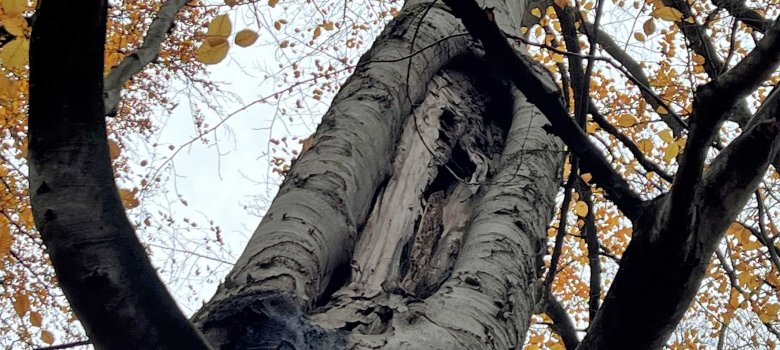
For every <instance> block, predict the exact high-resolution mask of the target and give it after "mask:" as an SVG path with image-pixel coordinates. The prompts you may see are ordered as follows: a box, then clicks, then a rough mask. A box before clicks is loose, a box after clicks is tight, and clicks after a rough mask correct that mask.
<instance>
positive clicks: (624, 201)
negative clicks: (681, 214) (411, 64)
mask: <svg viewBox="0 0 780 350" xmlns="http://www.w3.org/2000/svg"><path fill="white" fill-rule="evenodd" d="M445 3H446V4H447V5H448V6H450V7H451V8H452V10H453V13H454V14H455V15H456V16H457V17H458V18H460V19H461V20H462V21H463V23H464V25H465V26H466V29H468V30H469V32H470V33H471V34H472V35H474V36H475V37H476V38H477V39H479V40H480V41H481V42H482V44H483V45H484V47H485V50H486V53H487V56H488V59H490V60H492V62H495V63H498V64H500V67H501V68H502V69H503V71H504V73H506V74H507V76H508V77H509V79H510V80H511V81H512V82H513V83H514V84H515V85H516V86H517V88H518V89H520V90H521V91H522V92H523V94H525V95H526V96H527V97H528V100H529V101H530V102H531V103H533V104H534V105H535V106H536V107H537V108H539V110H540V111H541V112H542V113H544V115H545V116H546V117H547V119H548V120H549V121H550V123H551V124H552V128H551V130H552V131H553V132H554V133H555V134H556V135H558V136H559V137H560V138H561V139H563V141H564V142H566V144H567V145H568V146H569V149H570V150H571V151H572V152H573V153H574V154H575V155H577V157H579V158H580V159H581V160H582V168H583V170H585V171H587V172H589V173H591V174H592V175H593V179H594V181H595V182H596V184H598V185H599V186H601V187H603V188H604V190H605V191H606V193H607V195H608V196H609V199H610V200H612V201H613V202H614V203H615V204H616V205H617V206H618V208H620V210H621V211H623V213H624V214H625V215H626V216H628V217H629V218H633V217H636V216H638V215H639V213H640V212H641V208H642V207H643V205H644V202H643V200H642V199H641V198H640V197H639V195H637V194H636V193H634V191H633V190H631V187H630V186H629V184H628V183H627V182H626V181H625V179H623V178H622V177H621V176H620V175H618V174H617V173H616V172H615V170H614V169H613V168H612V166H611V165H610V164H609V162H608V161H607V160H606V158H605V157H604V155H603V154H602V153H601V152H600V151H599V150H598V149H597V148H596V147H595V146H594V145H593V144H592V143H591V141H590V140H589V139H588V136H587V134H585V132H584V131H583V130H582V129H581V128H580V127H579V126H578V125H577V124H576V123H575V121H574V120H573V119H572V118H571V116H569V113H568V112H567V111H566V108H565V107H564V105H563V102H562V99H561V93H560V91H559V90H558V86H557V85H556V84H555V82H554V81H553V79H552V77H551V76H550V73H549V72H548V71H547V70H546V69H545V68H544V67H543V66H541V65H539V64H538V63H536V62H534V61H533V60H532V59H530V58H529V57H526V56H525V55H518V54H517V52H516V51H515V49H514V48H512V46H511V45H510V44H509V43H508V41H507V38H506V36H505V35H504V34H503V33H502V32H501V30H500V29H499V28H498V27H497V26H496V24H495V22H492V21H491V20H490V19H489V16H488V14H487V13H486V10H483V9H481V8H480V7H479V5H478V4H477V3H475V2H474V1H455V0H445Z"/></svg>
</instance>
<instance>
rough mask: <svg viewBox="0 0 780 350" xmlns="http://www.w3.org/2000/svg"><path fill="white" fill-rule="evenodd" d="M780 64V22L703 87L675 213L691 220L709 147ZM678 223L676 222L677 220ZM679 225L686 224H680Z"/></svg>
mask: <svg viewBox="0 0 780 350" xmlns="http://www.w3.org/2000/svg"><path fill="white" fill-rule="evenodd" d="M779 63H780V21H775V24H774V25H773V26H772V27H771V28H770V29H769V30H768V31H767V32H766V34H765V35H764V37H763V38H762V39H761V40H760V41H759V42H758V43H757V44H756V47H755V48H754V49H753V50H752V51H751V52H750V53H749V54H748V55H747V56H746V57H745V58H744V59H743V60H742V61H740V62H739V63H738V64H737V65H736V66H735V67H734V68H732V69H730V70H729V71H728V72H726V73H724V74H722V75H721V76H720V77H719V78H718V79H717V80H713V81H711V82H709V83H707V84H706V85H704V86H702V87H700V88H699V89H698V90H697V92H696V95H695V97H694V104H693V107H694V111H693V115H692V117H691V132H690V134H689V138H688V142H687V144H686V146H685V153H684V154H683V157H682V160H681V161H680V167H679V171H678V172H677V176H676V177H675V181H674V184H673V185H672V191H671V209H670V210H671V212H673V213H675V215H678V216H683V217H685V216H687V215H688V213H689V205H691V204H692V200H693V196H694V193H695V191H696V187H697V186H698V184H699V180H700V179H701V176H702V171H703V167H704V161H705V159H706V155H707V151H708V149H709V146H710V145H711V144H712V141H713V140H714V138H715V136H716V134H717V130H718V128H719V127H720V125H721V123H722V122H723V120H724V119H725V118H726V113H725V112H726V111H728V110H729V109H730V108H731V107H732V106H733V105H734V104H735V103H736V102H738V101H739V100H740V99H742V98H743V97H745V96H747V95H748V94H749V93H751V92H752V91H753V90H755V89H756V88H757V87H758V86H759V84H761V83H763V82H764V81H765V80H766V79H767V78H768V77H769V76H770V75H771V74H772V73H773V72H774V71H775V69H776V68H777V66H778V64H779ZM675 220H676V219H675ZM679 224H685V223H684V222H679Z"/></svg>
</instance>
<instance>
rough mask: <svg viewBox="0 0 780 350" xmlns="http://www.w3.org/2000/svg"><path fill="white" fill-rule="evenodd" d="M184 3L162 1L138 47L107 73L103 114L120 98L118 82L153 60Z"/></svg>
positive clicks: (121, 82)
mask: <svg viewBox="0 0 780 350" xmlns="http://www.w3.org/2000/svg"><path fill="white" fill-rule="evenodd" d="M187 2H189V0H167V1H165V2H164V3H163V4H162V5H161V6H160V9H159V10H158V11H157V14H156V15H155V17H154V19H153V20H152V23H151V24H150V25H149V30H147V31H146V36H145V37H144V41H143V43H142V44H141V47H139V48H138V50H135V51H134V52H133V53H131V54H129V55H127V56H126V57H125V58H124V59H123V60H122V62H121V63H119V65H117V66H116V67H113V68H112V69H111V71H110V72H109V73H108V75H107V76H106V78H105V81H104V83H103V85H104V86H103V91H104V92H103V93H104V95H103V100H104V102H103V103H104V105H105V114H106V115H112V114H115V113H116V109H117V106H118V105H119V101H120V99H121V92H122V85H124V83H125V82H126V81H127V80H129V79H130V78H131V77H132V76H133V75H135V74H137V73H138V72H140V71H142V70H143V69H144V68H145V67H146V66H147V65H148V64H149V63H152V62H153V61H154V60H156V59H157V56H158V55H159V54H160V48H161V46H162V43H163V41H165V36H166V35H167V34H168V33H169V32H170V29H171V28H172V27H173V25H174V21H175V20H176V14H177V13H178V12H179V10H180V9H181V8H182V7H184V5H186V4H187Z"/></svg>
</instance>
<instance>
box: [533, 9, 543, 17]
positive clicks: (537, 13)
mask: <svg viewBox="0 0 780 350" xmlns="http://www.w3.org/2000/svg"><path fill="white" fill-rule="evenodd" d="M531 14H532V15H534V17H536V18H542V10H540V9H539V8H538V7H537V8H535V9H532V10H531Z"/></svg>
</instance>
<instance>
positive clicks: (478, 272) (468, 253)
mask: <svg viewBox="0 0 780 350" xmlns="http://www.w3.org/2000/svg"><path fill="white" fill-rule="evenodd" d="M485 6H487V7H492V8H493V14H494V16H495V17H494V18H495V20H496V23H499V24H500V25H501V26H502V28H504V30H505V31H507V32H511V33H516V32H518V31H519V23H517V22H516V21H515V20H514V19H517V18H521V17H522V16H521V14H522V13H523V10H524V7H525V5H524V4H522V3H521V2H515V1H488V4H485ZM465 33H466V31H465V29H464V28H463V27H462V25H461V24H460V21H458V20H457V19H456V18H455V17H454V16H453V15H452V14H451V13H450V12H449V9H448V8H447V7H445V6H443V5H441V3H438V2H436V1H407V3H406V4H405V6H404V8H403V10H402V11H401V13H400V14H399V16H398V17H397V18H396V19H395V20H394V21H393V22H391V23H390V24H389V25H388V26H387V29H386V30H385V31H384V32H383V34H382V35H381V36H380V37H379V39H377V41H376V43H375V45H374V47H373V48H372V49H371V50H370V51H369V52H368V53H366V54H365V55H364V56H363V58H362V59H361V61H360V63H359V64H358V68H357V69H356V71H355V73H354V75H353V76H352V77H351V78H350V79H349V80H348V81H347V82H346V83H345V84H344V86H343V87H342V89H341V91H340V92H339V94H338V95H337V96H336V98H335V99H334V101H333V104H332V105H331V108H330V109H329V111H328V112H327V113H326V114H325V116H324V117H323V121H322V124H321V125H320V127H319V128H318V130H317V132H316V133H315V134H314V137H313V139H314V145H313V146H312V147H311V148H310V149H309V150H308V151H306V152H305V153H304V154H302V155H301V157H300V158H299V160H297V161H296V162H295V164H294V165H293V166H292V167H291V169H290V172H289V173H288V174H287V177H286V179H285V181H284V183H283V184H282V186H281V189H280V191H279V194H278V195H277V197H276V199H275V200H274V201H273V203H272V205H271V207H270V208H269V210H268V213H267V214H266V215H265V217H264V218H263V221H262V222H261V224H260V226H259V227H258V228H257V230H256V231H255V233H254V235H253V236H252V238H251V239H250V242H249V244H248V245H247V248H246V250H245V251H244V253H243V254H242V256H241V257H240V258H239V261H238V263H237V264H236V266H235V268H234V269H233V271H232V272H231V273H230V274H229V276H228V277H227V278H226V280H225V282H224V283H223V284H222V285H221V286H220V288H219V290H218V291H217V293H216V295H215V296H214V298H213V299H212V300H211V301H210V302H209V303H207V304H206V305H205V306H204V307H203V308H202V309H201V310H200V311H199V312H198V313H197V314H196V315H195V316H194V318H193V319H194V322H195V323H196V325H198V326H199V327H200V328H201V329H202V330H203V332H204V334H205V335H206V337H207V338H208V339H209V341H210V342H211V343H212V344H213V345H215V346H218V347H221V348H234V347H238V348H249V347H261V348H263V347H269V348H276V347H278V346H290V347H292V348H301V349H303V348H315V349H316V348H333V347H342V346H345V347H348V348H389V349H392V348H400V347H404V346H405V345H404V344H406V346H409V344H413V345H412V347H414V348H426V347H431V348H441V349H473V348H482V347H485V346H486V344H487V346H489V347H490V348H496V349H504V348H514V347H518V346H520V345H522V343H523V337H524V335H525V333H526V332H527V330H528V327H529V318H530V316H531V314H532V312H533V310H534V308H535V306H536V305H537V303H538V301H539V300H540V299H541V289H540V284H539V275H540V273H541V270H540V269H541V266H542V265H541V257H542V255H543V254H544V253H545V249H546V248H545V247H546V245H545V237H546V226H547V224H548V222H549V221H550V219H551V217H552V215H553V212H554V209H553V203H554V198H555V195H556V193H557V191H558V188H559V186H560V179H559V172H560V169H561V166H562V162H563V146H562V143H561V142H560V141H559V140H558V139H557V138H555V137H553V136H552V135H550V134H548V133H547V132H546V131H545V130H544V129H543V128H542V127H543V126H545V124H547V120H546V119H545V117H544V116H543V115H542V114H541V113H540V112H539V111H538V110H536V108H535V107H533V106H532V105H531V104H530V103H528V102H527V101H526V99H525V98H524V97H523V95H522V94H521V93H519V92H518V91H516V90H513V88H512V87H511V85H509V84H507V82H506V81H504V80H503V78H502V77H500V76H497V74H495V72H492V71H491V69H490V65H488V64H486V63H485V62H484V60H483V59H482V53H481V50H480V48H479V47H478V46H477V45H474V44H473V42H471V40H470V37H469V36H468V35H466V34H465Z"/></svg>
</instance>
